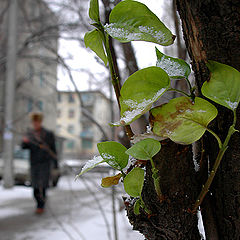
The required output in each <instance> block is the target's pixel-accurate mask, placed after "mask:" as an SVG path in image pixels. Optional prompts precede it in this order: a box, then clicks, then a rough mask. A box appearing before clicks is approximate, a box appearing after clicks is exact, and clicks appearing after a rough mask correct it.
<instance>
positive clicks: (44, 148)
mask: <svg viewBox="0 0 240 240" xmlns="http://www.w3.org/2000/svg"><path fill="white" fill-rule="evenodd" d="M27 137H28V139H29V140H30V141H29V142H28V143H25V142H23V143H22V148H23V149H29V150H30V166H31V181H32V186H33V188H47V187H48V184H49V178H50V171H51V167H52V166H54V167H55V168H57V157H56V156H57V155H56V147H55V136H54V134H53V132H51V131H49V130H47V129H45V128H42V129H41V130H40V132H39V134H38V135H37V134H36V132H34V131H33V130H32V131H30V132H28V134H27Z"/></svg>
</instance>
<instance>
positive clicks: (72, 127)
mask: <svg viewBox="0 0 240 240" xmlns="http://www.w3.org/2000/svg"><path fill="white" fill-rule="evenodd" d="M68 132H69V133H74V126H73V125H69V126H68Z"/></svg>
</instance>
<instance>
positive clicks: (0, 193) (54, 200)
mask: <svg viewBox="0 0 240 240" xmlns="http://www.w3.org/2000/svg"><path fill="white" fill-rule="evenodd" d="M99 183H100V176H99V175H96V174H88V176H87V178H80V179H79V180H78V181H76V182H75V181H74V176H73V175H72V176H63V177H62V178H61V179H60V182H59V185H58V187H57V188H54V189H49V191H48V201H47V205H46V212H45V213H44V214H43V215H40V216H38V215H36V214H34V210H35V203H34V201H33V199H32V189H31V188H29V187H23V186H15V187H14V188H12V189H4V188H3V187H2V186H0V233H1V234H0V239H1V240H55V239H58V240H114V237H113V224H112V222H113V216H112V211H111V208H112V202H111V189H103V188H101V187H100V184H99ZM121 196H122V189H121V188H120V187H118V188H117V198H116V209H117V224H118V239H119V240H125V239H129V240H143V239H144V238H143V236H142V235H141V234H139V233H138V232H136V231H133V230H132V227H131V225H130V224H129V222H128V219H127V217H126V213H125V211H124V210H123V211H119V209H120V207H121V203H122V201H121ZM99 204H100V205H99ZM101 209H102V211H101ZM109 235H110V236H109Z"/></svg>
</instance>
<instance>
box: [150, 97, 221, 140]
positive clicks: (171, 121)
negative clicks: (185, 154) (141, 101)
mask: <svg viewBox="0 0 240 240" xmlns="http://www.w3.org/2000/svg"><path fill="white" fill-rule="evenodd" d="M150 114H151V115H150V123H151V126H152V127H153V130H152V131H153V132H154V133H155V134H156V135H159V136H161V137H168V138H170V139H171V140H172V141H174V142H177V143H181V144H191V143H193V142H195V141H197V140H198V139H199V138H201V136H202V135H203V134H204V132H205V131H206V128H207V125H208V124H209V122H211V121H212V120H213V119H214V118H215V117H216V116H217V109H216V108H215V107H214V106H213V105H212V104H211V103H209V102H208V101H206V100H204V99H202V98H199V97H196V98H195V102H194V103H193V102H192V101H191V99H190V98H187V97H179V98H174V99H172V100H170V101H169V103H167V104H163V105H161V106H159V107H156V108H153V109H152V110H151V111H150Z"/></svg>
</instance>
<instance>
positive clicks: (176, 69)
mask: <svg viewBox="0 0 240 240" xmlns="http://www.w3.org/2000/svg"><path fill="white" fill-rule="evenodd" d="M156 54H157V64H156V66H157V67H160V68H162V69H163V70H164V71H165V72H166V73H167V74H168V76H169V77H170V78H176V79H178V78H188V76H189V74H190V73H191V68H190V66H189V65H188V64H187V63H186V62H185V61H184V60H182V59H179V58H173V57H170V56H167V55H165V54H163V53H161V52H160V51H159V50H158V49H157V48H156Z"/></svg>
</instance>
